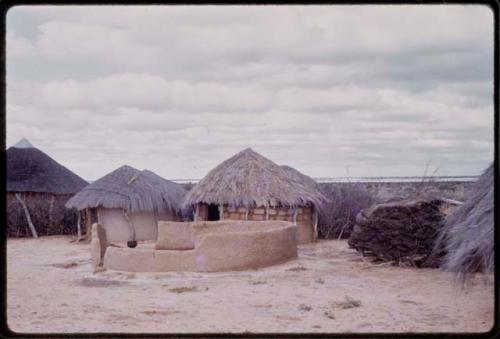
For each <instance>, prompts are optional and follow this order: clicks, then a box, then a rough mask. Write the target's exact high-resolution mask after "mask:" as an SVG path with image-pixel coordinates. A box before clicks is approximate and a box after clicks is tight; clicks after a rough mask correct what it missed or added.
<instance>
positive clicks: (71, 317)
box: [7, 236, 494, 333]
mask: <svg viewBox="0 0 500 339" xmlns="http://www.w3.org/2000/svg"><path fill="white" fill-rule="evenodd" d="M71 239H72V238H71V237H64V236H54V237H42V238H39V239H8V241H7V321H8V326H9V328H10V329H11V330H12V331H15V332H21V333H27V332H38V333H40V332H43V333H47V332H48V333H60V332H144V333H158V332H160V333H166V332H170V333H172V332H173V333H186V332H191V333H193V332H201V333H210V332H226V333H227V332H232V333H241V332H245V331H248V332H268V333H269V332H273V333H277V332H299V333H305V332H309V333H311V332H320V333H328V332H330V333H332V332H336V333H338V332H344V333H345V332H486V331H489V330H490V328H491V327H492V325H493V308H494V296H493V284H492V282H491V279H492V277H491V276H488V277H485V276H483V275H477V276H476V277H475V278H474V279H473V280H472V282H471V283H470V284H469V286H468V288H466V289H462V288H461V287H460V286H455V285H454V279H453V277H452V276H451V275H450V274H448V273H445V272H441V271H439V270H436V269H415V268H402V267H394V266H387V265H381V266H376V265H374V264H372V263H370V262H368V260H367V259H365V258H362V257H361V255H359V254H358V253H357V252H356V251H354V250H352V249H349V248H348V245H347V243H346V241H335V240H332V241H319V242H317V243H315V244H311V245H303V246H299V258H298V259H297V260H292V261H289V262H287V263H285V264H282V265H278V266H273V267H268V268H264V269H259V270H255V271H242V272H224V273H194V272H175V273H127V272H117V271H109V270H108V271H104V272H98V273H93V268H92V267H91V264H90V252H89V245H88V244H83V243H71V242H70V240H71ZM488 280H489V282H488ZM346 297H349V298H352V299H354V300H355V301H359V303H360V304H359V305H358V306H356V304H357V303H356V302H350V303H345V300H346ZM348 306H351V307H350V308H348Z"/></svg>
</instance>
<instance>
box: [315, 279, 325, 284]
mask: <svg viewBox="0 0 500 339" xmlns="http://www.w3.org/2000/svg"><path fill="white" fill-rule="evenodd" d="M314 282H315V283H318V284H324V283H325V281H324V280H323V279H322V278H318V279H316V280H314Z"/></svg>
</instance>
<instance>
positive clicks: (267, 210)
mask: <svg viewBox="0 0 500 339" xmlns="http://www.w3.org/2000/svg"><path fill="white" fill-rule="evenodd" d="M266 220H269V206H266Z"/></svg>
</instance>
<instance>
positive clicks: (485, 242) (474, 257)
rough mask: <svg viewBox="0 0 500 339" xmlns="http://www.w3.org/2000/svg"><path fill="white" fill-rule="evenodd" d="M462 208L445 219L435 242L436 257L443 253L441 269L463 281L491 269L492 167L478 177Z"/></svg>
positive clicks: (492, 256) (492, 220) (492, 239)
mask: <svg viewBox="0 0 500 339" xmlns="http://www.w3.org/2000/svg"><path fill="white" fill-rule="evenodd" d="M470 192H471V193H470V195H469V197H468V198H467V200H466V201H465V202H464V203H463V205H461V206H459V207H458V208H457V209H456V210H454V211H453V213H452V214H450V215H449V216H447V218H446V222H445V226H444V228H443V229H442V232H441V233H440V235H439V238H438V239H437V241H436V245H435V249H434V250H435V252H436V254H439V253H443V252H444V253H445V256H444V258H443V263H442V268H443V269H445V270H447V271H452V272H455V273H456V274H457V276H458V277H459V278H460V279H461V280H462V281H465V279H466V277H468V276H469V274H470V273H474V272H477V271H483V272H488V273H491V272H493V269H494V265H493V264H494V249H493V248H494V247H493V246H494V230H493V229H494V225H493V224H494V219H493V213H494V202H493V201H494V166H493V164H492V165H490V166H489V167H488V168H487V169H486V171H485V172H484V173H483V174H482V175H481V177H479V179H478V180H477V182H476V183H475V184H474V186H473V187H472V189H471V191H470Z"/></svg>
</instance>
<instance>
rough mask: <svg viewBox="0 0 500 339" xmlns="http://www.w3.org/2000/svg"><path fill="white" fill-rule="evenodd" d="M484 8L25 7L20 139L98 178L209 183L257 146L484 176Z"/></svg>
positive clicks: (398, 170) (362, 167) (16, 70)
mask: <svg viewBox="0 0 500 339" xmlns="http://www.w3.org/2000/svg"><path fill="white" fill-rule="evenodd" d="M493 113H494V111H493V14H492V12H491V11H490V9H489V8H488V7H484V6H472V5H468V6H286V7H284V6H252V7H250V6H224V7H222V6H204V7H195V6H176V7H174V6H149V7H148V6H134V7H126V6H107V7H104V6H99V7H83V6H58V7H56V6H34V7H31V6H21V7H14V8H12V9H11V10H9V12H8V14H7V119H6V122H7V140H6V141H7V146H10V145H12V144H14V143H15V142H17V141H18V139H20V138H21V137H26V138H28V139H29V140H30V141H31V142H32V144H34V145H35V146H36V147H38V148H40V149H41V150H43V151H44V152H46V153H47V154H49V155H50V156H52V157H53V158H54V159H56V160H57V161H59V162H60V163H62V164H63V165H65V166H66V167H68V168H70V169H71V170H73V171H74V172H75V173H77V174H79V175H80V176H82V177H83V178H85V179H89V180H95V179H97V178H99V177H101V176H103V175H104V174H106V173H108V172H110V171H112V170H114V169H115V168H117V167H119V166H121V165H123V164H129V165H131V166H134V167H136V168H139V169H143V168H147V169H150V170H153V171H154V172H156V173H158V174H159V175H162V176H163V177H165V178H169V179H177V178H201V177H203V176H204V175H205V174H206V173H207V172H208V171H209V170H210V169H211V168H213V167H214V166H216V165H217V164H218V163H220V162H221V161H223V160H225V159H226V158H228V157H230V156H231V155H233V154H234V153H236V152H238V151H240V150H242V149H244V148H246V147H252V148H253V149H254V150H256V151H257V152H259V153H261V154H262V155H264V156H266V157H268V158H270V159H272V160H273V161H275V162H277V163H278V164H280V165H281V164H287V165H290V166H293V167H295V168H297V169H298V170H300V171H302V172H304V173H306V174H308V175H311V176H313V177H342V176H346V175H349V176H411V175H422V174H423V173H424V170H425V167H426V164H428V163H429V162H430V167H431V168H432V169H437V172H436V175H476V174H479V173H480V172H481V171H482V170H483V169H484V168H485V167H486V166H488V165H489V163H490V162H491V161H492V160H493Z"/></svg>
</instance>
